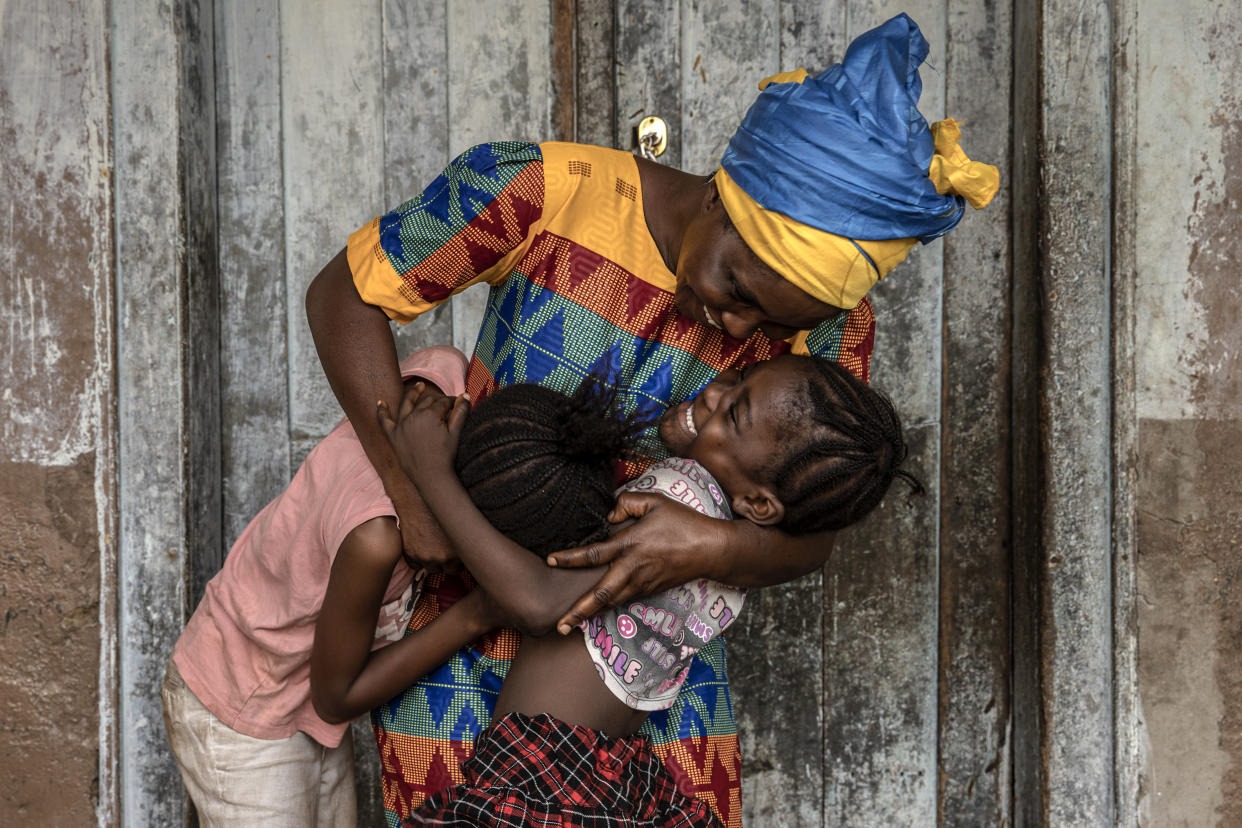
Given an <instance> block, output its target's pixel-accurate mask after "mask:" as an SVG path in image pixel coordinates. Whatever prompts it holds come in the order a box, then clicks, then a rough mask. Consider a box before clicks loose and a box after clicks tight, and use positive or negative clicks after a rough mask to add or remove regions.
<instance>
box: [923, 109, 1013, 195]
mask: <svg viewBox="0 0 1242 828" xmlns="http://www.w3.org/2000/svg"><path fill="white" fill-rule="evenodd" d="M931 132H932V141H934V142H935V145H936V154H935V155H933V156H932V160H931V168H930V169H929V170H928V172H927V176H928V178H930V179H931V180H932V183H934V184H935V185H936V192H938V193H940V194H941V195H947V194H949V193H952V194H954V195H959V196H961V197H962V198H964V199H966V200H967V201H968V202H970V206H971V207H974V208H975V209H976V210H978V209H981V208H983V207H986V206H987V204H988V202H989V201H991V200H992V197H993V196H995V195H996V191H997V190H998V189H1000V171H999V170H998V169H996V167H993V166H992V165H991V164H984V163H983V162H982V161H971V160H970V159H969V158H968V157H967V156H966V152H965V151H964V150H963V149H962V148H961V146H959V145H958V141H960V140H962V130H961V124H959V123H958V122H957V121H955V120H953V119H952V118H945V119H944V120H943V121H936V123H934V124H932V125H931Z"/></svg>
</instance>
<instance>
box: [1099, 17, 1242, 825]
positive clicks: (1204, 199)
mask: <svg viewBox="0 0 1242 828" xmlns="http://www.w3.org/2000/svg"><path fill="white" fill-rule="evenodd" d="M1126 10H1127V16H1126V18H1125V19H1124V21H1123V22H1122V24H1121V25H1127V26H1129V27H1130V29H1129V31H1130V35H1131V38H1130V41H1129V45H1130V48H1129V49H1127V50H1126V51H1125V52H1124V53H1123V54H1122V56H1121V57H1124V58H1126V59H1127V62H1126V63H1124V64H1122V63H1120V60H1119V65H1118V66H1117V71H1116V73H1115V75H1116V76H1118V77H1119V78H1120V79H1121V82H1128V86H1129V87H1130V88H1129V89H1128V90H1127V91H1128V92H1129V94H1131V95H1132V96H1133V101H1132V110H1131V111H1130V117H1131V118H1132V121H1131V123H1132V124H1133V131H1134V135H1135V140H1134V142H1133V143H1132V144H1131V145H1130V147H1129V149H1130V151H1131V152H1132V153H1133V155H1132V157H1128V158H1125V157H1122V158H1119V159H1118V163H1119V169H1129V170H1130V171H1131V173H1132V175H1131V178H1130V180H1129V184H1130V186H1131V188H1132V189H1131V190H1130V192H1129V200H1128V201H1127V202H1126V203H1125V206H1126V208H1127V209H1128V210H1129V211H1130V215H1132V216H1133V223H1134V224H1133V233H1132V234H1130V235H1129V236H1126V237H1122V238H1121V239H1119V241H1118V245H1119V247H1120V246H1121V244H1123V243H1127V242H1128V243H1129V244H1130V245H1132V248H1131V249H1130V250H1127V251H1125V252H1124V254H1123V255H1125V256H1127V257H1128V258H1129V261H1130V262H1132V264H1133V276H1132V278H1133V301H1134V306H1133V308H1132V316H1133V319H1134V320H1135V323H1134V324H1135V334H1134V338H1135V350H1134V369H1135V401H1134V408H1135V413H1136V417H1137V430H1138V439H1137V440H1136V441H1135V442H1136V444H1137V455H1138V457H1137V466H1138V485H1137V493H1136V495H1135V504H1134V509H1135V512H1136V516H1137V521H1136V524H1137V525H1136V527H1135V543H1134V548H1135V552H1136V553H1137V554H1136V561H1135V564H1136V570H1137V571H1136V573H1135V576H1136V584H1135V592H1136V593H1137V597H1138V600H1137V601H1135V602H1134V606H1133V618H1134V621H1135V623H1136V627H1137V631H1136V632H1137V639H1138V643H1137V654H1136V657H1137V664H1136V678H1137V686H1138V690H1139V693H1140V694H1141V720H1142V723H1143V725H1144V727H1145V728H1146V733H1141V732H1140V734H1138V735H1139V736H1140V737H1142V736H1146V737H1148V739H1149V744H1148V746H1147V747H1148V751H1147V755H1146V756H1145V757H1144V756H1142V755H1141V754H1140V755H1139V757H1138V758H1139V759H1140V760H1145V765H1146V766H1145V767H1140V771H1141V777H1140V780H1139V781H1140V783H1141V785H1140V787H1139V792H1140V794H1142V795H1144V799H1140V801H1139V802H1138V803H1137V806H1131V810H1132V811H1133V812H1135V813H1136V814H1137V816H1138V817H1139V819H1140V820H1143V819H1145V820H1146V821H1147V822H1148V823H1149V824H1152V825H1160V824H1178V823H1185V824H1195V825H1220V826H1224V825H1237V824H1240V823H1242V681H1240V680H1239V677H1242V611H1240V610H1239V608H1240V607H1242V554H1240V552H1239V550H1242V514H1240V513H1239V509H1238V506H1237V504H1238V503H1239V502H1240V501H1242V491H1240V487H1239V483H1238V481H1239V479H1240V478H1239V474H1240V469H1242V449H1240V448H1239V446H1242V403H1240V400H1242V379H1240V378H1242V370H1240V369H1242V362H1240V356H1239V355H1240V354H1242V349H1240V348H1239V344H1240V343H1242V335H1240V334H1239V327H1238V319H1239V315H1240V313H1242V291H1240V290H1239V283H1240V280H1239V277H1240V276H1242V266H1240V265H1239V262H1242V232H1240V230H1242V220H1240V218H1239V211H1238V204H1239V201H1242V118H1240V117H1239V111H1240V107H1239V105H1240V104H1242V84H1240V83H1239V78H1240V77H1242V56H1240V55H1239V54H1238V49H1237V42H1238V35H1239V33H1242V7H1239V6H1238V4H1236V3H1213V2H1204V0H1192V2H1187V3H1181V4H1179V5H1178V8H1177V13H1176V17H1175V19H1174V20H1171V19H1170V15H1169V13H1168V8H1167V6H1166V5H1165V4H1163V3H1160V2H1155V0H1136V1H1135V2H1131V3H1128V4H1127V6H1126ZM1170 117H1172V118H1173V119H1174V121H1173V122H1172V126H1173V128H1170V124H1169V122H1168V121H1167V119H1168V118H1170ZM1119 195H1121V192H1120V191H1119ZM1118 252H1119V253H1122V251H1120V250H1119V251H1118ZM1125 276H1126V274H1125V272H1124V271H1122V270H1121V269H1120V268H1116V269H1115V278H1116V280H1117V283H1118V284H1117V288H1118V289H1124V287H1125V283H1124V281H1123V280H1124V278H1125ZM1122 574H1124V573H1122ZM1121 713H1122V711H1121V710H1119V711H1118V714H1119V716H1118V717H1119V719H1120V716H1121ZM1123 724H1124V721H1121V722H1119V728H1120V727H1121V726H1122V725H1123ZM1120 784H1121V781H1120V780H1119V786H1120ZM1130 786H1131V787H1133V782H1131V783H1130ZM1124 790H1125V789H1122V791H1120V792H1123V793H1124ZM1123 807H1124V806H1123Z"/></svg>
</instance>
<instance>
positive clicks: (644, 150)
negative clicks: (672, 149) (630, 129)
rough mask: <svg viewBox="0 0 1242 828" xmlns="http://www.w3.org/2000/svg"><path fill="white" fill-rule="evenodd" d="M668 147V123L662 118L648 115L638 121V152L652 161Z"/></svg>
mask: <svg viewBox="0 0 1242 828" xmlns="http://www.w3.org/2000/svg"><path fill="white" fill-rule="evenodd" d="M667 148H668V124H666V123H664V119H663V118H660V117H658V116H655V115H648V116H647V117H646V118H643V119H642V120H641V121H639V123H638V152H639V154H640V155H642V157H643V158H646V159H647V160H648V161H654V160H655V159H656V158H657V157H658V156H661V155H663V154H664V150H665V149H667Z"/></svg>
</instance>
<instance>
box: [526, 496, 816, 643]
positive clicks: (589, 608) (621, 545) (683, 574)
mask: <svg viewBox="0 0 1242 828" xmlns="http://www.w3.org/2000/svg"><path fill="white" fill-rule="evenodd" d="M633 518H637V522H636V523H634V524H633V525H631V526H627V527H626V528H625V529H622V530H621V531H620V532H617V533H616V534H615V535H613V536H611V537H609V538H607V539H605V540H601V541H598V542H596V543H593V544H590V545H589V546H584V547H580V548H578V549H569V550H566V551H564V552H556V553H554V554H553V555H550V556H549V557H548V564H549V565H550V566H555V567H558V568H564V567H574V568H576V567H591V570H588V571H593V570H595V569H597V568H598V567H599V566H600V565H602V564H608V565H609V566H608V571H607V573H606V574H605V575H604V577H602V578H600V579H599V580H598V582H596V583H595V584H593V585H592V588H591V589H590V590H589V591H586V592H584V593H583V594H582V597H580V598H579V599H578V600H577V601H576V602H575V603H574V605H573V607H572V608H571V609H570V610H569V612H567V613H565V615H564V616H563V617H562V618H561V619H560V621H559V623H558V624H557V629H559V630H560V631H561V632H562V633H566V632H569V630H570V629H572V627H573V626H574V625H575V624H577V623H579V622H580V621H582V619H584V618H590V617H591V616H593V615H596V614H598V613H599V612H600V611H602V610H603V609H604V608H606V607H613V606H618V605H621V604H624V603H625V602H626V601H628V600H630V599H631V598H633V597H634V596H636V595H650V594H652V593H654V592H659V591H661V590H665V589H670V588H672V587H675V586H677V585H678V584H684V583H686V582H687V581H690V580H693V579H695V578H711V579H713V580H716V581H720V582H722V583H726V584H732V585H733V586H738V587H762V586H771V585H772V584H780V583H784V582H786V581H791V580H793V579H794V578H798V577H800V576H802V575H805V574H807V573H808V572H812V571H814V570H816V569H818V568H819V567H822V566H823V565H824V563H825V562H826V561H827V560H828V557H829V555H831V554H832V544H833V537H834V535H833V533H831V532H823V533H819V534H808V535H800V536H793V535H787V534H785V533H784V532H782V531H780V530H779V529H775V528H771V527H761V526H756V525H755V524H753V523H751V522H750V521H748V520H714V519H712V518H709V517H706V516H704V515H700V514H699V513H698V512H696V511H694V510H693V509H690V508H688V507H686V506H682V505H681V504H679V503H676V502H674V501H672V500H670V499H668V498H666V497H663V496H661V495H655V494H639V493H633V492H626V493H625V494H622V495H621V497H619V498H618V499H617V505H616V507H615V508H614V509H613V511H612V514H610V515H609V516H608V519H609V520H610V521H612V522H614V523H619V522H621V521H624V520H630V519H633ZM575 571H582V570H577V569H575Z"/></svg>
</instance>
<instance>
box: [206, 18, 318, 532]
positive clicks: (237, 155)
mask: <svg viewBox="0 0 1242 828" xmlns="http://www.w3.org/2000/svg"><path fill="white" fill-rule="evenodd" d="M215 10H216V51H217V60H216V67H217V68H216V118H217V121H216V123H217V134H218V138H217V141H218V144H217V158H218V164H217V186H218V212H219V231H218V232H219V265H220V326H221V331H220V386H221V388H220V396H221V419H222V423H221V431H222V434H221V440H222V450H221V452H222V460H221V477H222V480H223V499H224V500H223V519H222V520H223V525H222V537H223V543H222V544H221V548H222V550H224V551H227V549H228V548H229V547H230V546H232V544H233V542H234V541H235V540H236V539H237V537H238V535H240V534H241V532H242V530H243V529H244V528H245V527H246V524H247V523H249V522H250V519H251V518H253V517H254V516H255V515H256V514H258V512H259V510H260V509H262V508H263V506H264V505H265V504H266V503H267V502H268V501H269V500H271V499H272V498H273V497H275V496H276V495H277V494H279V493H280V492H281V490H283V489H284V487H285V485H286V484H287V483H288V482H289V479H290V477H291V470H290V467H289V384H288V382H287V381H286V380H285V375H286V371H287V366H288V353H287V342H286V328H285V319H286V310H285V303H286V298H287V297H286V294H285V221H284V183H283V178H282V174H281V161H282V157H283V154H282V152H281V131H280V60H279V56H280V26H279V23H280V15H279V3H278V0H263V2H259V3H252V4H248V5H244V6H243V5H239V4H236V3H218V4H216V7H215ZM291 301H293V302H295V303H297V302H298V299H297V297H292V299H291ZM299 304H300V303H299Z"/></svg>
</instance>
